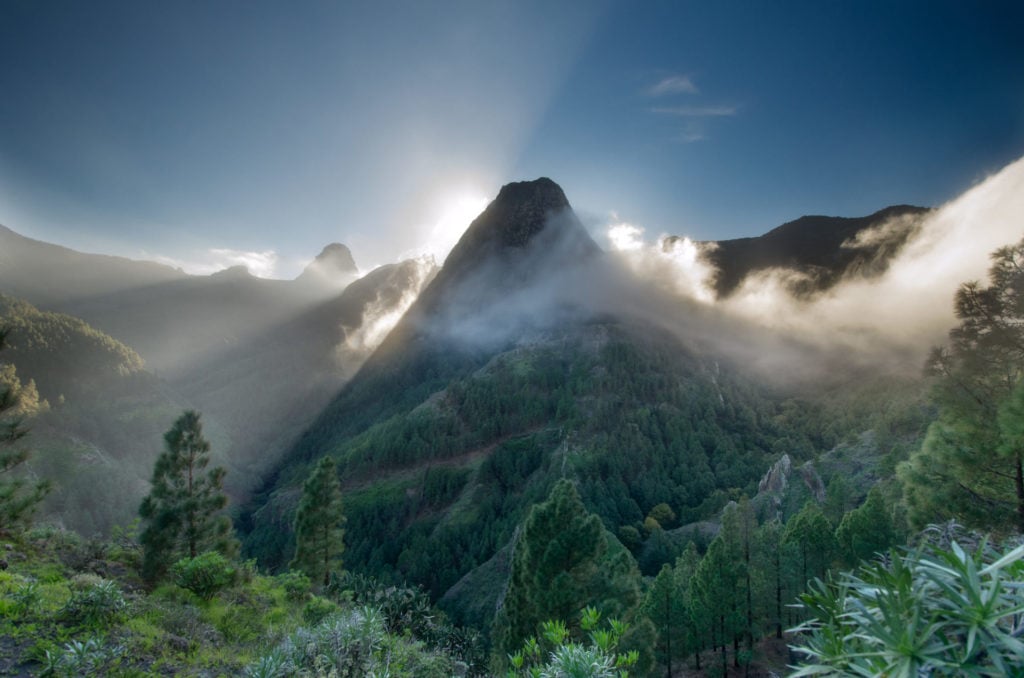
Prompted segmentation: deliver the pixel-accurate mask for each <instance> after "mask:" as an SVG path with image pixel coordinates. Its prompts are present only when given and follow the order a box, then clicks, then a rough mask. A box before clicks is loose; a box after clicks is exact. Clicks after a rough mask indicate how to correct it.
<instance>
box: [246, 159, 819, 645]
mask: <svg viewBox="0 0 1024 678" xmlns="http://www.w3.org/2000/svg"><path fill="white" fill-rule="evenodd" d="M607 266H610V264H609V263H608V262H607V261H606V260H605V258H604V257H603V255H602V254H601V253H600V251H599V250H598V249H597V247H596V245H594V244H593V242H592V241H590V239H589V236H587V234H586V232H585V231H584V230H583V229H582V226H580V225H579V222H578V220H577V219H576V218H575V215H573V214H572V212H571V207H569V203H568V201H567V200H566V199H565V196H564V194H562V192H561V190H560V189H558V187H557V185H555V184H554V183H553V182H550V180H545V179H542V180H538V181H537V182H524V183H522V184H513V185H510V186H508V187H506V188H504V189H502V191H501V193H500V194H499V195H498V197H497V198H496V200H495V201H494V202H493V203H492V204H491V205H490V206H489V207H488V208H487V210H485V211H484V212H483V214H481V215H480V217H478V218H477V219H476V220H475V221H474V222H473V223H472V224H471V226H470V228H469V230H468V231H467V232H466V234H465V235H464V236H463V238H462V240H461V241H460V242H459V244H458V245H457V246H456V248H455V249H454V250H453V251H452V254H451V255H450V256H449V258H448V260H447V261H446V262H445V265H444V267H443V269H442V270H441V272H440V273H438V275H437V276H436V278H435V279H434V280H433V282H432V283H431V284H430V285H429V286H428V287H427V288H426V289H425V290H424V292H423V294H422V295H421V296H420V298H419V300H418V301H417V302H416V304H414V306H413V307H412V308H411V309H410V311H409V312H408V313H407V314H406V316H405V318H403V320H402V322H401V323H400V324H399V325H398V326H397V327H396V328H395V330H394V331H393V332H392V333H391V334H390V335H389V337H388V338H387V339H386V340H385V341H384V343H383V344H382V345H381V347H380V348H379V349H378V350H377V351H376V352H375V353H374V355H373V356H372V357H371V358H370V359H369V360H368V361H367V363H366V364H365V365H364V366H363V368H362V369H361V370H360V372H359V373H358V374H357V375H356V377H355V378H354V379H353V380H352V381H351V382H350V383H349V384H348V385H347V386H346V387H345V388H344V389H343V390H342V392H341V393H340V394H339V395H338V397H337V398H335V399H334V400H333V401H332V402H331V403H330V404H329V405H328V407H327V408H326V409H325V410H324V412H323V413H322V414H321V415H320V416H319V417H318V418H317V420H316V421H315V422H314V423H313V425H312V426H311V427H310V428H309V430H307V431H306V432H305V433H304V434H303V436H302V437H301V438H300V439H299V441H298V443H297V444H296V445H295V446H294V447H293V448H292V449H291V450H290V451H289V452H288V453H287V455H286V456H285V457H284V459H283V461H282V463H281V464H280V465H279V466H278V468H277V469H276V470H275V471H274V473H273V474H272V475H271V476H270V478H269V479H268V481H267V484H266V486H265V488H264V489H263V491H262V492H261V493H259V494H258V496H257V497H256V499H255V500H254V502H253V504H252V506H251V507H250V509H249V510H248V511H247V513H246V516H245V518H244V522H243V530H245V531H246V532H247V533H248V534H247V537H246V548H247V551H248V553H250V554H251V555H253V556H256V557H258V558H259V560H260V562H261V563H262V564H264V565H266V566H269V567H272V568H278V567H281V566H282V565H283V564H284V563H286V562H287V560H288V558H289V557H290V549H291V548H292V546H291V535H290V526H291V521H292V518H291V516H292V512H293V511H294V507H295V503H296V501H297V496H298V494H297V492H298V488H299V486H300V485H301V482H302V480H303V479H304V478H305V476H306V475H307V473H308V472H309V470H310V468H311V465H312V463H313V462H314V461H315V460H316V459H317V458H319V457H320V456H321V455H323V454H330V455H332V456H333V457H335V458H336V459H337V462H338V466H339V469H340V474H341V478H342V482H343V484H344V488H345V496H346V512H347V515H348V531H347V538H346V539H347V543H348V550H347V552H346V554H347V555H346V558H347V562H348V563H349V565H350V567H351V568H352V569H354V570H356V571H363V572H368V573H373V574H375V575H377V576H385V577H391V578H394V579H396V580H401V579H405V580H408V581H410V582H414V583H417V584H421V585H423V586H424V587H426V588H427V589H428V590H429V591H430V592H431V594H432V595H434V596H438V597H440V596H442V595H444V594H445V592H446V591H449V590H450V589H451V588H452V587H453V586H454V585H455V584H456V583H457V582H458V581H459V580H460V579H461V578H463V577H464V576H466V575H467V574H468V573H470V572H472V571H473V570H474V569H475V568H477V567H480V566H481V565H483V564H485V563H487V562H488V561H489V560H491V559H492V558H493V557H494V556H495V555H496V554H497V553H499V552H500V551H501V549H503V548H504V547H505V546H506V545H507V544H508V543H509V540H510V539H512V536H513V533H514V531H515V529H516V526H517V525H518V524H519V523H520V521H521V520H522V519H523V518H524V517H525V512H526V510H527V509H528V508H529V507H530V506H531V505H532V504H534V503H536V502H537V501H540V500H541V499H543V498H544V497H545V496H546V494H547V492H548V491H549V489H550V488H551V487H552V485H553V484H554V482H555V481H556V480H557V479H558V478H561V477H569V478H572V479H574V480H576V481H577V482H578V485H579V490H580V494H581V495H582V497H583V499H584V502H585V503H586V505H587V507H588V508H589V509H590V510H592V511H594V512H595V513H596V514H597V515H598V516H600V518H601V520H602V521H603V523H604V524H605V527H606V528H607V529H608V530H609V531H610V532H611V533H612V534H615V535H620V536H621V537H622V538H623V539H624V540H626V541H627V542H628V545H629V546H630V547H631V548H632V549H635V550H636V552H637V553H639V552H640V551H642V550H643V548H644V543H643V542H644V540H645V539H646V538H647V537H646V535H648V534H650V532H649V530H648V529H646V528H645V527H644V522H645V518H647V517H648V516H649V514H650V512H651V511H652V509H654V507H656V506H658V505H659V504H663V503H664V504H667V505H668V506H670V507H671V509H672V511H673V512H674V514H675V515H676V516H677V519H676V520H677V521H678V524H686V523H689V522H694V521H698V520H703V519H707V518H710V517H713V516H715V515H717V513H718V512H719V511H720V510H721V509H722V507H723V506H724V505H725V504H726V503H727V502H728V501H729V499H730V498H734V497H736V496H738V494H739V493H746V494H748V495H750V496H753V495H754V494H755V493H756V491H757V481H758V479H759V478H760V477H761V475H762V474H763V473H764V472H765V470H766V469H767V468H768V467H769V466H770V465H771V464H772V462H774V461H775V460H776V459H777V458H778V457H779V456H781V454H782V453H783V452H788V453H789V454H791V455H793V456H795V458H797V459H804V460H805V459H808V458H810V457H811V456H812V455H813V454H814V452H815V451H816V450H824V449H828V448H829V447H831V446H832V445H834V444H835V442H837V439H836V438H825V437H822V433H821V430H820V429H818V428H817V427H816V426H815V425H814V424H810V425H807V426H801V425H800V423H799V420H798V419H796V418H794V416H793V414H792V411H793V406H792V405H789V404H787V403H786V402H785V399H784V398H783V397H780V396H779V395H778V394H774V393H772V392H771V391H770V390H769V389H767V388H766V387H765V386H764V385H759V384H757V383H756V382H752V381H751V380H750V379H749V377H746V376H744V374H743V372H742V369H741V367H740V366H738V365H736V364H733V363H731V362H730V361H728V360H726V359H725V358H724V357H721V356H719V355H716V354H715V353H714V352H713V351H708V350H707V347H706V346H704V345H701V346H700V348H699V350H698V344H697V343H696V341H695V340H694V341H688V340H686V339H684V338H681V337H680V336H678V335H676V334H673V333H670V332H667V331H665V330H663V329H660V328H659V327H657V326H656V325H653V324H651V323H647V322H644V321H642V320H640V319H638V318H637V317H628V316H625V315H623V316H616V315H612V314H609V313H608V312H606V311H604V310H600V311H598V310H595V308H593V307H588V306H587V305H586V304H585V303H583V302H581V301H580V299H581V297H580V296H579V295H578V294H577V291H578V289H579V287H580V284H581V281H582V282H583V283H585V282H586V281H587V280H595V279H598V278H601V279H607V278H608V277H610V276H612V277H613V271H612V269H610V268H606V267H607ZM570 281H571V282H572V284H568V283H569V282H570ZM584 287H585V286H584ZM566 292H568V293H566ZM797 409H799V408H797ZM806 409H811V408H806ZM787 413H790V414H787ZM804 417H805V418H809V419H814V413H813V410H811V411H810V412H807V413H805V415H804ZM814 423H817V422H816V421H815V422H814ZM832 435H837V433H836V432H833V433H832ZM498 576H500V575H498ZM462 588H463V589H466V588H467V587H462ZM496 590H497V589H494V586H493V582H492V585H491V591H492V594H493V592H494V591H496ZM474 595H475V594H474ZM454 597H455V598H456V599H454V600H453V596H451V595H450V596H449V597H448V598H447V599H446V603H447V604H448V606H449V609H450V610H451V611H452V612H453V614H455V615H456V618H457V619H461V616H460V615H462V614H463V612H464V611H465V610H466V609H467V607H468V606H470V604H471V602H472V601H470V600H458V599H457V598H458V596H457V595H456V596H454ZM491 609H492V610H493V607H492V608H491ZM473 622H474V623H477V624H482V625H484V626H486V625H487V624H488V623H489V620H488V619H473Z"/></svg>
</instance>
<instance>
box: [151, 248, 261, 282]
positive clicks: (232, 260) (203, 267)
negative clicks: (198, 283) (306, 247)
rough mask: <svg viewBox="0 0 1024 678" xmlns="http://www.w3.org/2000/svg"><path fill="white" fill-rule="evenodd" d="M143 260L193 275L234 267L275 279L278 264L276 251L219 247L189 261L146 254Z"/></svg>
mask: <svg viewBox="0 0 1024 678" xmlns="http://www.w3.org/2000/svg"><path fill="white" fill-rule="evenodd" d="M142 258H144V259H149V260H151V261H156V262H158V263H161V264H166V265H168V266H173V267H174V268H180V269H181V270H183V271H185V273H189V274H191V275H211V274H213V273H217V272H218V271H223V270H225V269H228V268H231V267H233V266H244V267H245V268H246V269H247V270H248V271H249V273H251V274H252V275H254V276H256V277H257V278H273V277H274V274H275V273H276V270H277V264H278V255H277V252H275V251H274V250H263V251H261V252H255V251H246V250H234V249H228V248H218V247H215V248H210V249H208V250H205V251H202V252H198V253H196V254H195V255H194V256H193V257H190V258H189V259H181V258H176V257H168V256H163V255H151V254H147V253H145V252H143V254H142Z"/></svg>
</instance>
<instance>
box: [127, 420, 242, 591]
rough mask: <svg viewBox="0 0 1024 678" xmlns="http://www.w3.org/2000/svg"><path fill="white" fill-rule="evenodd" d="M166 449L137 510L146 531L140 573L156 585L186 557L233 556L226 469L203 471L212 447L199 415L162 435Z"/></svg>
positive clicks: (158, 461) (178, 424)
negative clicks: (173, 564) (215, 553)
mask: <svg viewBox="0 0 1024 678" xmlns="http://www.w3.org/2000/svg"><path fill="white" fill-rule="evenodd" d="M164 441H165V443H166V450H165V451H164V453H163V454H161V455H160V457H159V458H158V459H157V461H156V466H155V468H154V469H153V480H152V490H151V491H150V493H149V495H148V496H147V497H146V499H145V500H144V501H143V502H142V506H141V507H140V508H139V515H140V516H142V519H143V520H145V521H146V528H145V529H144V530H143V532H142V534H141V535H140V537H139V541H140V542H141V543H142V547H143V562H142V573H143V576H144V577H145V578H146V580H147V581H149V582H155V581H157V580H158V579H159V578H161V577H162V576H163V575H164V573H165V572H166V571H167V567H168V565H169V564H170V563H171V562H174V561H176V560H178V559H180V558H182V557H188V558H195V557H196V556H198V555H199V554H200V553H201V552H203V551H207V550H213V551H218V552H220V553H225V554H229V555H232V554H233V552H234V550H235V542H234V539H233V537H232V535H231V521H230V520H229V519H228V518H227V516H223V515H219V512H220V511H221V510H222V509H223V508H224V507H225V506H226V505H227V497H226V496H225V495H224V493H223V491H222V486H223V483H224V469H223V468H214V469H211V470H210V471H206V472H204V470H205V469H206V466H207V465H208V464H209V462H210V457H209V452H210V444H209V443H208V442H207V441H206V439H205V438H203V430H202V424H201V423H200V421H199V413H198V412H195V411H192V410H189V411H187V412H185V413H184V414H182V415H181V416H180V417H179V418H178V420H177V421H175V422H174V426H172V427H171V429H170V430H169V431H168V432H167V433H166V434H165V435H164Z"/></svg>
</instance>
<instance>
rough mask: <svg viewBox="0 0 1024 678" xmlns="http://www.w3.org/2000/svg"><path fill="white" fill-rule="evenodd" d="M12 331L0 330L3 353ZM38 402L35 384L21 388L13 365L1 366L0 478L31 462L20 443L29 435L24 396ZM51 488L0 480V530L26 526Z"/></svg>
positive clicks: (43, 483)
mask: <svg viewBox="0 0 1024 678" xmlns="http://www.w3.org/2000/svg"><path fill="white" fill-rule="evenodd" d="M8 332H9V330H0V350H2V349H3V348H5V347H6V339H7V334H8ZM26 394H28V395H31V396H32V397H33V398H36V399H38V396H37V394H36V393H35V385H34V384H32V383H31V382H30V383H29V385H28V386H27V387H26V386H22V384H21V382H20V381H19V380H18V378H17V375H16V374H15V371H14V366H13V365H0V416H3V417H4V418H3V419H2V420H0V476H6V475H7V474H8V473H10V472H12V471H14V470H15V469H17V468H19V467H21V466H22V465H23V464H24V463H25V462H26V461H27V460H28V456H29V453H28V450H27V449H26V448H24V447H21V446H19V445H18V441H20V440H21V439H22V438H24V437H25V436H26V435H27V434H28V429H26V428H25V427H24V425H23V420H22V418H21V416H20V415H21V414H22V413H23V412H24V411H25V409H26V408H25V406H24V403H23V402H22V400H23V397H24V395H26ZM49 490H50V485H49V483H47V482H46V481H39V482H30V481H29V480H27V479H25V478H14V479H11V480H4V481H0V531H9V530H11V529H12V528H14V527H18V526H20V525H23V524H24V523H25V522H26V521H28V519H29V518H30V517H31V516H32V513H33V511H35V508H36V506H38V504H39V502H41V501H42V500H43V498H44V497H45V496H46V494H47V492H49Z"/></svg>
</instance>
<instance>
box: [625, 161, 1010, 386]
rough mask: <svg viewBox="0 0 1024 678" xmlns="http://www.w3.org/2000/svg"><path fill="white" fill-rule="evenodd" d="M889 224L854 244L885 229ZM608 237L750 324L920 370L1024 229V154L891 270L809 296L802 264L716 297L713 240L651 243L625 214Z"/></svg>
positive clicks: (671, 287)
mask: <svg viewBox="0 0 1024 678" xmlns="http://www.w3.org/2000/svg"><path fill="white" fill-rule="evenodd" d="M884 228H886V225H883V226H882V227H880V228H879V229H876V232H873V233H863V234H861V235H860V236H859V238H858V243H850V245H855V244H864V242H865V241H870V240H871V239H872V238H880V237H883V236H884V233H882V232H881V231H882V230H883V229H884ZM607 237H608V240H609V243H610V244H611V246H612V251H613V253H614V254H615V256H616V257H617V258H619V259H620V260H621V261H622V262H623V263H624V264H625V265H626V266H627V267H628V268H629V269H630V270H631V271H632V272H633V273H634V274H636V275H637V276H639V277H640V278H641V279H643V280H645V281H646V282H647V283H648V284H650V285H653V286H654V287H656V288H658V289H660V290H662V291H665V292H669V293H671V294H673V295H674V296H675V298H676V299H677V300H680V301H682V300H685V301H689V302H697V303H699V304H700V305H701V306H703V307H706V308H707V309H709V310H712V309H713V310H714V311H717V312H718V314H720V315H721V316H723V318H725V319H730V320H733V321H738V322H740V323H742V327H746V328H748V331H750V332H754V333H761V336H767V335H769V334H770V335H774V336H776V337H780V338H788V340H789V341H795V342H799V343H800V344H803V345H806V346H808V347H814V348H816V349H821V350H827V351H838V352H850V351H855V352H857V353H858V354H859V355H862V356H870V357H871V359H877V358H879V357H881V358H882V359H884V360H888V361H889V362H888V364H891V365H893V366H895V367H902V368H905V369H908V370H919V369H920V366H921V362H922V360H923V358H924V355H925V354H926V352H927V350H928V348H929V347H930V346H932V345H935V344H937V343H942V342H943V341H944V340H945V337H946V334H947V332H948V331H949V329H950V328H952V327H953V325H954V324H955V322H956V319H955V317H954V314H953V296H954V294H955V292H956V290H957V288H958V286H959V285H960V284H961V283H963V282H966V281H969V280H982V281H984V280H985V279H986V276H987V271H988V268H989V265H990V258H989V257H990V254H991V253H992V252H993V251H994V250H996V249H997V248H999V247H1002V246H1004V245H1008V244H1013V243H1017V242H1019V241H1020V240H1021V238H1022V237H1024V158H1022V159H1020V160H1017V161H1016V162H1014V163H1012V164H1010V165H1008V166H1007V167H1005V168H1003V169H1002V170H1001V171H999V172H998V173H996V174H994V175H992V176H990V177H988V178H987V179H985V180H984V181H982V182H980V183H979V184H977V185H976V186H974V187H973V188H971V189H969V190H968V191H966V192H964V193H963V194H962V195H960V196H959V197H957V198H955V199H954V200H951V201H950V202H948V203H946V204H945V205H942V206H941V207H940V208H938V209H937V210H935V211H933V212H932V213H930V214H929V215H927V216H925V217H924V218H923V221H922V223H921V225H920V228H919V229H918V230H917V231H916V232H915V233H914V234H913V235H912V236H911V238H910V240H909V241H908V242H907V244H906V245H905V246H904V247H903V249H902V250H901V251H900V252H899V253H898V254H897V255H896V257H895V258H894V259H893V260H892V261H891V263H890V266H889V268H888V269H887V270H886V271H885V272H884V273H883V274H882V275H880V276H878V277H875V278H871V279H861V278H858V279H847V280H845V281H842V282H840V283H839V284H838V285H836V286H835V287H834V288H832V289H830V290H828V291H826V292H824V293H820V294H819V295H817V296H815V297H813V298H811V299H809V300H806V299H803V300H801V299H797V298H795V297H794V296H793V295H792V294H790V293H789V291H788V289H789V284H790V283H791V282H792V279H793V276H795V275H798V274H797V273H796V272H794V271H792V270H786V269H773V270H766V271H761V272H758V273H756V274H753V275H751V276H748V277H747V279H746V280H744V282H743V283H742V285H741V286H740V288H739V289H738V290H737V291H736V292H735V293H733V294H732V295H730V296H729V297H727V298H725V299H723V300H716V299H715V298H714V294H713V293H712V291H711V290H712V281H713V276H714V273H715V271H714V268H713V267H712V266H710V265H709V264H708V263H707V261H706V260H705V258H704V257H703V256H702V255H703V253H704V252H705V251H706V248H707V247H708V245H707V244H702V243H695V242H693V241H691V240H689V239H686V238H682V239H680V240H677V241H675V242H674V243H672V242H671V241H666V240H665V238H664V237H662V238H661V239H659V242H658V243H657V244H651V243H647V242H645V241H644V240H643V229H642V228H641V227H639V226H636V225H632V224H623V223H621V222H617V221H616V222H614V223H612V224H610V225H609V227H608V229H607ZM690 308H691V307H690V306H688V305H685V304H684V305H680V307H679V315H678V316H677V317H676V319H677V320H678V321H679V322H682V323H685V322H686V319H685V318H684V317H682V314H683V313H685V312H688V309H690Z"/></svg>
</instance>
